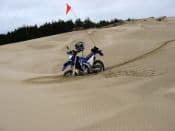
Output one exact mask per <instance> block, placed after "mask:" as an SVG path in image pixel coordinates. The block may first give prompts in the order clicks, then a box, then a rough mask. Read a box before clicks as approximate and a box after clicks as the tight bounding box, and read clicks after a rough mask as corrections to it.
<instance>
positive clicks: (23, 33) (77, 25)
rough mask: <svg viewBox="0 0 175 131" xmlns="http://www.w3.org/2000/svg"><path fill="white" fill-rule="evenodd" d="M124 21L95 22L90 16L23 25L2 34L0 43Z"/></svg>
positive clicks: (117, 23)
mask: <svg viewBox="0 0 175 131" xmlns="http://www.w3.org/2000/svg"><path fill="white" fill-rule="evenodd" d="M122 23H123V21H122V20H119V19H113V20H111V21H106V20H102V21H99V22H93V21H91V20H90V19H89V18H88V19H85V20H84V21H82V20H81V19H77V20H76V21H75V22H73V21H72V20H68V21H63V20H59V21H55V22H49V23H45V24H43V25H41V26H37V25H34V26H23V27H20V28H18V29H15V30H14V31H12V32H8V33H7V34H0V45H4V44H9V43H14V42H20V41H25V40H31V39H35V38H40V37H44V36H50V35H55V34H60V33H66V32H71V31H75V30H83V29H89V28H100V27H105V26H109V25H112V24H115V25H120V24H122Z"/></svg>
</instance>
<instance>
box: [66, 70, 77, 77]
mask: <svg viewBox="0 0 175 131" xmlns="http://www.w3.org/2000/svg"><path fill="white" fill-rule="evenodd" d="M75 75H76V74H75ZM72 76H73V71H72V70H68V71H66V72H65V73H64V77H72Z"/></svg>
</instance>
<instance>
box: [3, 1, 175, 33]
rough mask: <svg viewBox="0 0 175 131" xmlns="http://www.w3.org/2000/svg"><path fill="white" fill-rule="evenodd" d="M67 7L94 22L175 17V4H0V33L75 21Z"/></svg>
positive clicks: (98, 2) (93, 2)
mask: <svg viewBox="0 0 175 131" xmlns="http://www.w3.org/2000/svg"><path fill="white" fill-rule="evenodd" d="M66 3H70V4H71V6H72V8H73V10H74V12H76V14H77V16H78V17H80V18H82V19H85V18H87V17H89V18H91V19H92V20H94V21H98V20H101V19H107V20H108V19H112V18H121V19H126V18H144V17H150V16H164V15H166V16H175V0H69V1H67V0H0V33H6V32H7V31H12V30H14V29H15V28H17V27H20V26H23V25H35V24H37V25H41V24H43V23H45V22H50V21H55V20H58V19H64V20H68V19H75V16H74V15H73V14H72V13H70V14H69V15H67V16H66V15H65V4H66Z"/></svg>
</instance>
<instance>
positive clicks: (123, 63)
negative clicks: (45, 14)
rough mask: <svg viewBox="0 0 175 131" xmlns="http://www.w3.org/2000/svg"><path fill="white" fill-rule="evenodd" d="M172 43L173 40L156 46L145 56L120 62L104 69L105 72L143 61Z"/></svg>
mask: <svg viewBox="0 0 175 131" xmlns="http://www.w3.org/2000/svg"><path fill="white" fill-rule="evenodd" d="M174 41H175V40H169V41H165V42H164V43H163V44H161V45H160V46H158V47H157V48H155V49H153V50H151V51H149V52H147V53H145V54H143V55H141V56H137V57H135V58H133V59H130V60H128V61H125V62H122V63H120V64H117V65H113V66H109V67H107V68H106V71H108V70H112V69H114V68H117V67H121V66H124V65H126V64H129V63H132V62H135V61H137V60H140V59H143V58H144V57H147V56H148V55H152V54H153V53H155V52H157V51H159V50H160V49H161V48H163V47H165V46H166V45H168V44H170V43H171V42H174Z"/></svg>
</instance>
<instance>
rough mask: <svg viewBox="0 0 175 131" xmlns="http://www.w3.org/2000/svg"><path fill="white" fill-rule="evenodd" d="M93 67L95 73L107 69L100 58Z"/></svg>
mask: <svg viewBox="0 0 175 131" xmlns="http://www.w3.org/2000/svg"><path fill="white" fill-rule="evenodd" d="M92 68H93V72H94V73H99V72H103V71H104V70H105V67H104V64H103V62H102V61H100V60H96V61H95V62H94V64H93V67H92Z"/></svg>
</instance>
